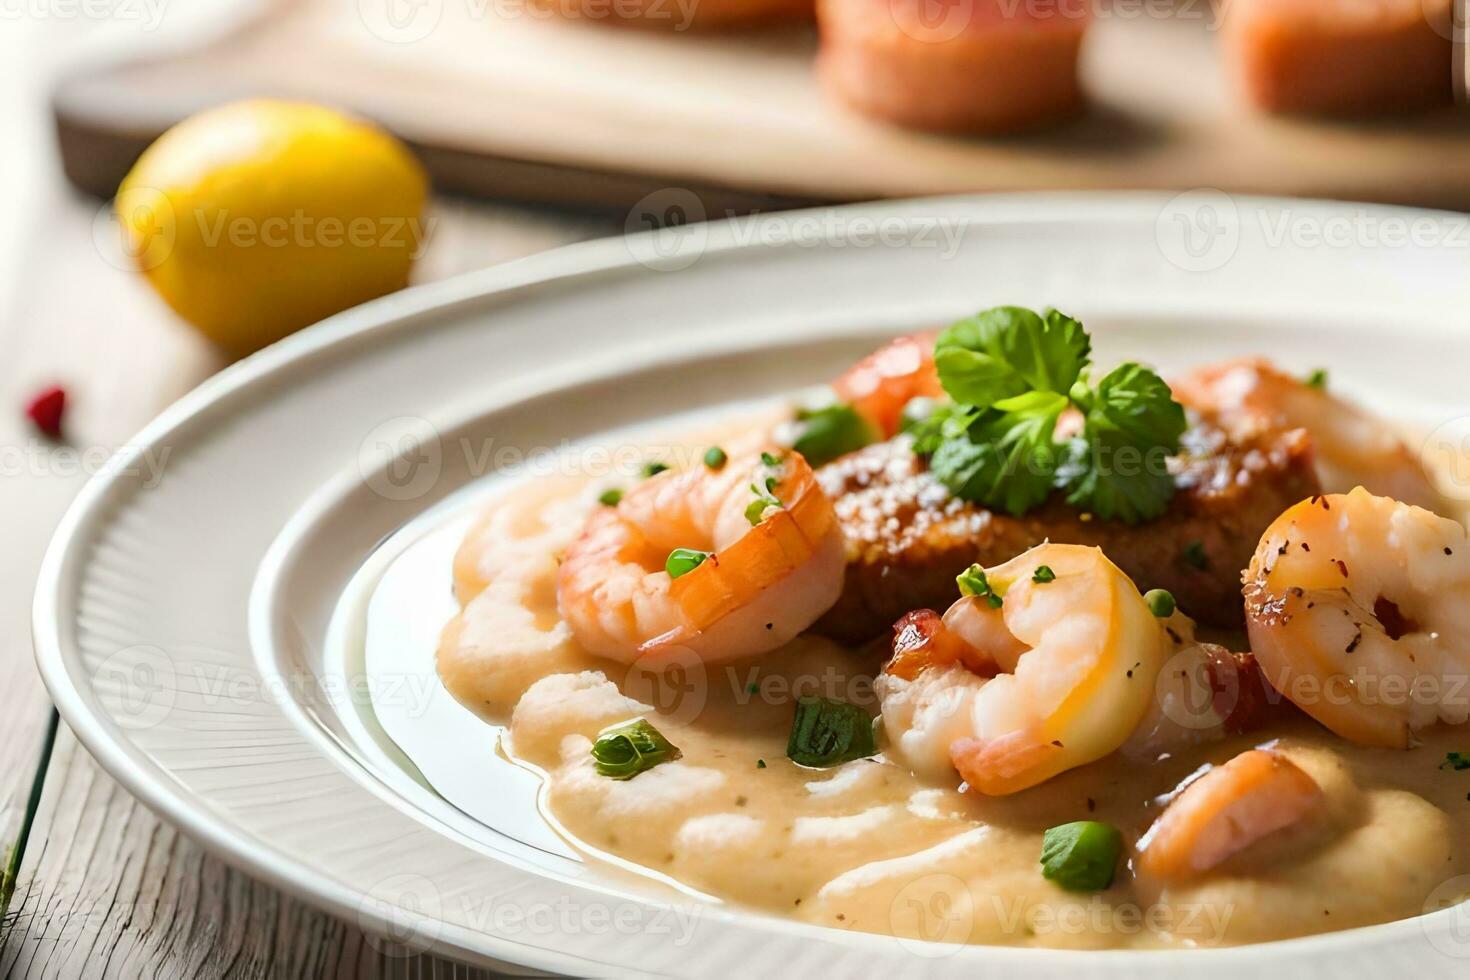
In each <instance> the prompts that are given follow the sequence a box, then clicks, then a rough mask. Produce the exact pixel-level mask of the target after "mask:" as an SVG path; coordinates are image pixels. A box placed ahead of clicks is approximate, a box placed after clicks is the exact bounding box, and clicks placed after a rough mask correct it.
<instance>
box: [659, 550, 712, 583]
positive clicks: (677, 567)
mask: <svg viewBox="0 0 1470 980" xmlns="http://www.w3.org/2000/svg"><path fill="white" fill-rule="evenodd" d="M709 556H710V553H709V552H708V551H696V550H694V549H693V548H675V549H674V550H673V551H671V552H669V557H668V558H667V559H666V560H665V561H664V571H666V572H668V573H669V578H678V577H679V576H681V575H688V574H689V573H690V572H692V571H694V570H695V569H696V568H698V567H699V566H700V565H703V564H704V560H705V559H706V558H708V557H709Z"/></svg>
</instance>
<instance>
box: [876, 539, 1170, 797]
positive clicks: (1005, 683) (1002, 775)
mask: <svg viewBox="0 0 1470 980" xmlns="http://www.w3.org/2000/svg"><path fill="white" fill-rule="evenodd" d="M1040 566H1046V567H1047V568H1049V569H1050V570H1051V572H1052V576H1046V575H1044V574H1043V576H1041V577H1040V578H1042V579H1044V580H1043V581H1038V576H1036V574H1035V573H1036V570H1037V568H1039V567H1040ZM986 579H987V581H988V583H989V586H990V588H991V589H992V590H993V591H994V593H995V594H996V595H997V596H1001V597H1003V598H1002V605H1001V606H1000V608H994V607H993V606H992V605H991V602H990V601H989V599H987V598H984V597H968V598H963V599H961V600H960V601H959V602H957V603H956V604H955V605H954V606H952V607H951V608H950V610H949V611H948V612H947V613H946V614H945V616H944V618H943V621H942V623H940V624H938V625H942V626H943V627H944V629H943V630H939V629H935V628H934V627H935V625H936V624H935V623H934V622H933V621H932V620H930V619H926V618H925V617H924V615H923V614H922V613H919V614H911V616H910V617H906V618H905V619H906V620H907V621H900V624H899V627H898V634H897V636H896V637H895V642H894V651H895V653H894V657H893V659H892V660H891V661H890V662H889V664H888V665H887V666H886V667H885V668H884V670H883V673H882V674H881V675H880V677H879V680H878V692H879V697H880V700H881V703H882V710H883V719H884V729H885V731H886V732H887V733H888V736H889V739H890V743H891V744H892V746H893V748H894V751H895V754H896V755H898V756H900V757H902V758H903V759H904V760H905V761H906V762H908V764H909V765H910V766H911V767H912V768H914V769H915V770H916V771H919V772H924V773H928V774H931V775H935V776H938V775H941V774H942V773H944V772H945V771H946V767H945V762H946V761H947V762H948V764H949V766H952V767H953V769H954V770H958V772H959V774H960V776H961V777H963V778H964V779H965V781H966V782H968V783H969V785H970V786H971V787H972V788H974V789H976V790H978V791H979V792H981V793H985V794H989V795H1003V794H1007V793H1014V792H1017V791H1018V790H1022V789H1026V788H1028V787H1031V786H1035V785H1036V784H1038V783H1041V782H1044V781H1046V780H1047V779H1050V778H1051V777H1053V776H1055V775H1056V774H1058V773H1060V772H1062V771H1064V770H1067V769H1071V768H1073V767H1075V766H1080V765H1084V764H1086V763H1088V762H1092V761H1094V760H1096V759H1099V758H1101V757H1103V756H1105V755H1107V754H1109V753H1111V752H1113V751H1114V750H1115V749H1117V748H1118V747H1119V746H1121V745H1122V744H1123V743H1124V742H1125V741H1126V740H1127V739H1128V737H1129V735H1130V733H1132V732H1133V730H1134V728H1135V727H1137V726H1138V724H1139V722H1140V721H1142V720H1143V718H1144V717H1145V715H1146V713H1147V712H1148V709H1149V705H1150V703H1151V701H1152V698H1153V694H1154V687H1155V680H1156V678H1157V676H1158V673H1159V670H1160V668H1161V667H1162V666H1163V664H1164V662H1165V660H1166V659H1167V657H1168V655H1169V653H1170V652H1171V650H1172V646H1171V643H1170V639H1169V636H1168V634H1167V632H1166V630H1165V627H1164V625H1163V623H1164V621H1163V620H1160V619H1158V618H1157V617H1155V616H1154V615H1153V613H1152V612H1150V610H1149V607H1148V605H1147V603H1145V602H1144V599H1143V597H1142V596H1141V595H1139V593H1138V590H1137V589H1136V588H1135V587H1134V585H1133V583H1132V581H1130V580H1129V578H1128V577H1127V576H1126V575H1124V574H1123V573H1122V572H1121V571H1119V570H1118V568H1117V567H1116V566H1115V565H1113V563H1112V562H1110V561H1108V559H1107V558H1106V557H1105V556H1104V555H1103V553H1102V551H1101V550H1100V549H1097V548H1086V547H1082V546H1080V545H1066V544H1043V545H1039V546H1037V547H1035V548H1032V549H1031V550H1030V551H1027V552H1026V553H1025V554H1023V555H1021V556H1019V557H1017V558H1013V559H1012V560H1010V561H1008V562H1006V563H1005V564H1004V565H999V566H996V567H995V568H993V569H988V570H987V571H986ZM928 616H929V617H933V616H934V614H933V613H929V614H928ZM926 627H927V629H926Z"/></svg>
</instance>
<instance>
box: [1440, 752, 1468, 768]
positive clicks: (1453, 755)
mask: <svg viewBox="0 0 1470 980" xmlns="http://www.w3.org/2000/svg"><path fill="white" fill-rule="evenodd" d="M1439 767H1440V768H1441V769H1453V770H1455V771H1456V772H1462V771H1464V770H1466V769H1470V752H1446V753H1445V754H1444V761H1443V762H1441V763H1440V764H1439Z"/></svg>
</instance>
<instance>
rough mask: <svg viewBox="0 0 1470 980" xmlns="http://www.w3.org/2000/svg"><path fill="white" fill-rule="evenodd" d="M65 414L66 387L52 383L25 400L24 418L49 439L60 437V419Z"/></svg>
mask: <svg viewBox="0 0 1470 980" xmlns="http://www.w3.org/2000/svg"><path fill="white" fill-rule="evenodd" d="M65 414H66V389H65V388H63V387H61V386H60V385H52V386H51V387H49V388H45V389H43V390H42V391H39V392H37V393H36V394H35V396H33V397H32V398H31V400H30V401H28V402H26V418H28V419H30V420H31V424H32V425H34V426H35V427H36V428H37V429H39V430H40V431H41V433H42V434H43V435H45V436H47V437H49V438H51V439H60V438H61V420H62V417H63V416H64V415H65Z"/></svg>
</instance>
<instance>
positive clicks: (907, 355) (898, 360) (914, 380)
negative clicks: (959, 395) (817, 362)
mask: <svg viewBox="0 0 1470 980" xmlns="http://www.w3.org/2000/svg"><path fill="white" fill-rule="evenodd" d="M938 336H939V332H938V331H937V330H926V331H924V332H922V333H916V334H910V335H909V336H907V337H898V338H897V339H895V340H892V341H890V342H889V343H887V344H885V345H884V346H883V347H880V348H878V350H876V351H874V352H873V353H871V354H869V355H868V356H867V357H865V358H863V359H862V360H861V361H858V362H857V363H856V364H854V365H853V366H852V367H850V368H848V370H847V372H846V373H845V374H843V375H842V377H840V378H838V379H837V380H836V381H834V382H832V390H833V391H835V392H836V393H837V397H838V398H839V399H840V400H842V401H844V402H847V403H848V404H850V405H851V406H852V407H853V410H854V411H856V412H857V413H858V415H860V416H862V418H863V420H864V421H866V422H867V423H868V424H869V425H871V426H873V428H875V429H877V430H878V431H879V432H881V433H882V434H883V437H884V438H885V439H887V438H891V437H893V436H894V435H897V434H898V430H899V427H900V425H901V424H902V421H903V409H904V406H905V405H907V404H908V403H909V402H910V401H912V400H913V399H915V398H942V397H944V389H943V388H942V387H940V384H939V373H938V372H937V371H936V370H935V369H934V341H935V339H936V338H937V337H938Z"/></svg>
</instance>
